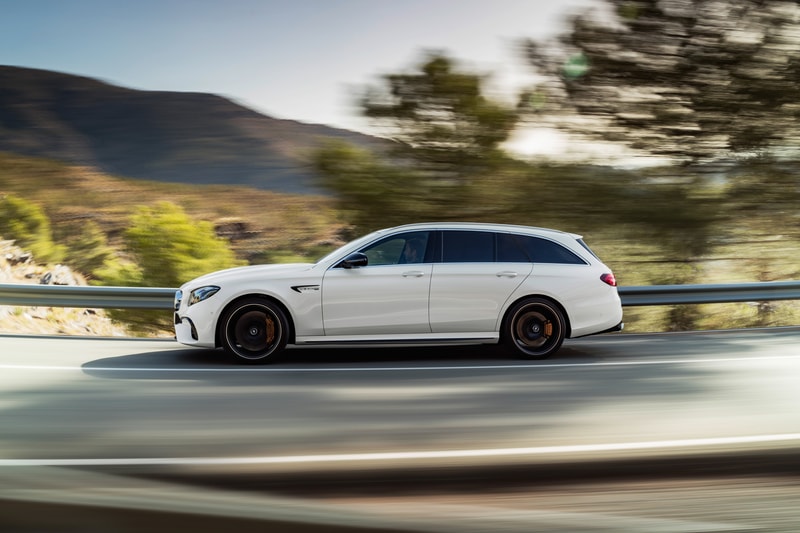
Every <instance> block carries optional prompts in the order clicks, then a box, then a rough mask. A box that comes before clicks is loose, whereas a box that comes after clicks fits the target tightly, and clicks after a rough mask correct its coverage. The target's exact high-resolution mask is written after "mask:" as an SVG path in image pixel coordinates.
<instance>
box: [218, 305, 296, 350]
mask: <svg viewBox="0 0 800 533" xmlns="http://www.w3.org/2000/svg"><path fill="white" fill-rule="evenodd" d="M221 324H222V331H221V333H222V335H221V337H222V347H223V348H224V349H225V352H226V353H228V354H229V355H231V356H233V357H235V358H237V359H238V360H239V361H242V362H246V363H264V362H266V361H267V360H268V359H271V358H274V356H276V355H277V354H279V353H281V352H282V351H283V349H284V348H285V347H286V342H287V340H288V330H289V328H288V322H287V320H286V315H285V314H284V313H283V311H282V310H281V308H280V307H278V306H277V305H276V304H274V303H273V302H271V301H269V300H266V299H263V298H247V299H244V300H240V301H239V302H236V304H235V305H234V306H232V307H231V308H230V309H229V310H228V311H227V312H226V313H225V315H224V316H223V319H222V322H221Z"/></svg>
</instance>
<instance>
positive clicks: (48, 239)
mask: <svg viewBox="0 0 800 533" xmlns="http://www.w3.org/2000/svg"><path fill="white" fill-rule="evenodd" d="M0 235H2V236H3V237H4V238H6V239H14V240H15V241H16V244H17V246H19V247H20V248H24V249H26V250H29V251H30V252H31V253H32V254H33V257H34V259H35V260H37V261H39V262H42V263H56V262H58V261H61V260H63V259H64V254H65V252H66V250H65V248H64V247H63V246H61V245H58V244H55V243H54V242H53V234H52V231H51V229H50V219H49V218H47V215H46V214H45V212H44V211H43V210H42V208H40V207H39V206H38V205H36V204H33V203H31V202H28V201H27V200H25V199H23V198H20V197H18V196H14V195H11V194H8V195H5V196H2V197H0Z"/></svg>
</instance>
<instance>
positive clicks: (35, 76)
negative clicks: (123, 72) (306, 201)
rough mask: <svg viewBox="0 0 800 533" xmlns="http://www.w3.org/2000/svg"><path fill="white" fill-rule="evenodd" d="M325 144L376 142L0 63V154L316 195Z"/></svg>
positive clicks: (223, 102)
mask: <svg viewBox="0 0 800 533" xmlns="http://www.w3.org/2000/svg"><path fill="white" fill-rule="evenodd" d="M329 138H338V139H345V140H347V141H349V142H353V143H355V144H359V145H365V146H377V145H378V144H379V143H380V141H379V140H377V139H375V138H371V137H368V136H365V135H361V134H357V133H354V132H350V131H346V130H340V129H335V128H330V127H327V126H323V125H313V124H303V123H299V122H295V121H291V120H279V119H275V118H272V117H268V116H265V115H262V114H260V113H257V112H255V111H253V110H251V109H248V108H246V107H243V106H241V105H238V104H236V103H234V102H232V101H230V100H227V99H225V98H223V97H220V96H216V95H213V94H201V93H177V92H159V91H140V90H133V89H127V88H123V87H118V86H114V85H109V84H107V83H103V82H100V81H98V80H94V79H90V78H85V77H79V76H73V75H69V74H62V73H57V72H51V71H45V70H35V69H27V68H19V67H9V66H0V151H5V152H12V153H16V154H21V155H28V156H34V157H44V158H49V159H54V160H59V161H63V162H67V163H74V164H79V165H82V166H85V167H91V168H94V169H96V170H98V171H101V172H103V173H106V174H111V175H116V176H126V177H132V178H139V179H148V180H155V181H166V182H176V183H191V184H234V185H247V186H250V187H255V188H259V189H265V190H273V191H278V192H288V193H302V194H308V193H315V194H319V193H325V191H324V189H323V188H321V187H320V186H319V178H318V177H317V176H316V175H315V174H314V173H313V171H312V169H311V168H309V166H308V164H307V163H306V157H307V155H308V153H309V152H310V151H311V150H312V149H313V148H315V147H316V146H318V145H319V143H320V142H321V141H322V140H324V139H329Z"/></svg>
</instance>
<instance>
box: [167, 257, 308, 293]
mask: <svg viewBox="0 0 800 533" xmlns="http://www.w3.org/2000/svg"><path fill="white" fill-rule="evenodd" d="M312 266H314V264H313V263H290V264H280V265H253V266H245V267H237V268H229V269H227V270H220V271H218V272H212V273H211V274H206V275H204V276H200V277H199V278H195V279H193V280H191V281H189V282H187V283H184V284H183V285H182V286H181V289H184V288H186V287H190V286H191V287H201V286H203V285H216V284H221V283H224V282H225V281H227V280H236V281H242V280H246V279H264V278H272V279H275V278H282V277H289V276H293V275H297V274H298V273H301V272H305V271H307V270H309V269H310V268H311V267H312Z"/></svg>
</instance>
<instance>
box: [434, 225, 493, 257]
mask: <svg viewBox="0 0 800 533" xmlns="http://www.w3.org/2000/svg"><path fill="white" fill-rule="evenodd" d="M442 262H444V263H493V262H494V233H490V232H487V231H443V232H442Z"/></svg>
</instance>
